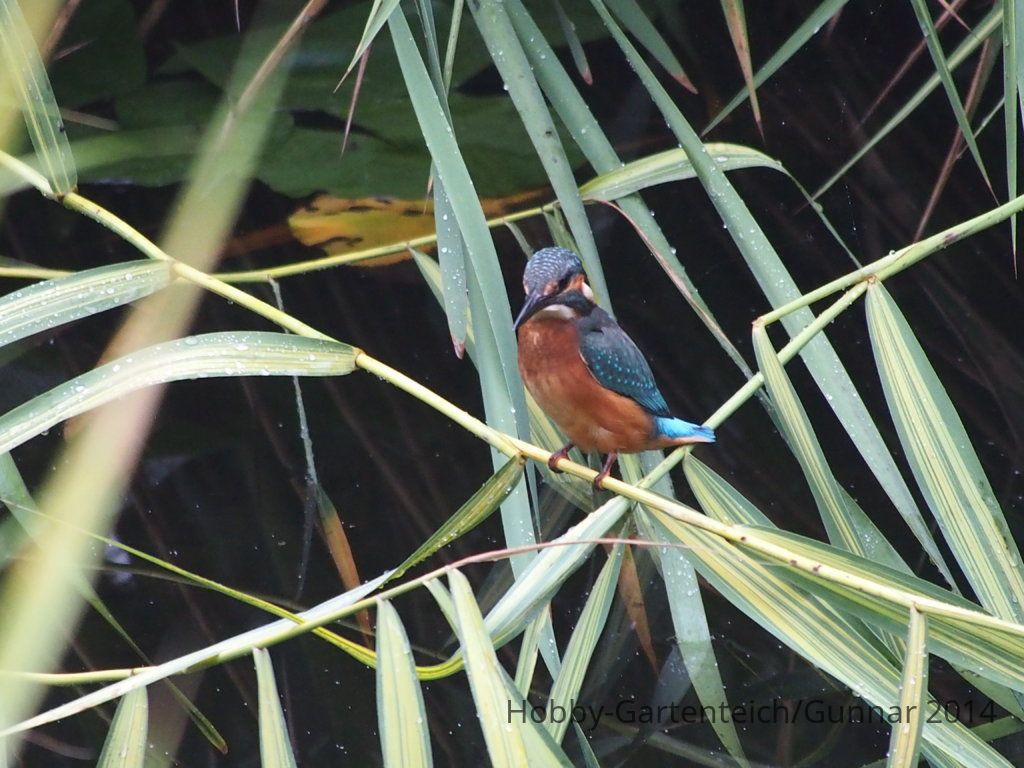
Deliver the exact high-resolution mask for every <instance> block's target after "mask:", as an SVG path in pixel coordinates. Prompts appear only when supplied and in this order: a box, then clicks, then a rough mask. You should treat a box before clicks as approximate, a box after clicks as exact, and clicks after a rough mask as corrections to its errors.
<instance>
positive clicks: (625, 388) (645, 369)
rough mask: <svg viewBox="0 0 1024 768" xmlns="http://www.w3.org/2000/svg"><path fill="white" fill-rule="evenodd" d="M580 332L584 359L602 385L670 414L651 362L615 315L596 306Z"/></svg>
mask: <svg viewBox="0 0 1024 768" xmlns="http://www.w3.org/2000/svg"><path fill="white" fill-rule="evenodd" d="M588 321H589V322H588ZM579 332H580V354H581V355H582V356H583V362H585V363H586V364H587V367H588V368H589V369H590V372H591V373H592V374H594V378H595V379H597V381H598V383H599V384H600V385H601V386H603V387H607V388H608V389H610V390H612V391H613V392H618V393H619V394H620V395H625V396H626V397H629V398H632V399H633V400H635V401H636V402H637V403H639V404H640V406H641V407H643V408H644V409H645V410H646V411H649V412H650V413H652V414H654V415H655V416H669V415H670V414H669V412H668V405H667V404H666V403H665V398H664V397H663V396H662V394H661V391H660V390H659V389H658V385H657V384H656V383H655V381H654V374H652V373H651V366H650V365H648V364H647V360H646V358H645V357H644V355H643V353H642V352H641V351H640V350H639V349H638V348H637V346H636V344H634V343H633V340H632V339H631V338H629V336H628V335H626V332H625V331H624V330H622V329H621V328H620V327H619V326H618V324H617V323H616V322H615V321H614V320H612V319H611V317H609V316H608V315H607V314H605V313H604V312H602V311H600V310H595V311H594V312H593V313H591V315H590V317H589V318H587V321H584V322H582V323H581V324H580V326H579Z"/></svg>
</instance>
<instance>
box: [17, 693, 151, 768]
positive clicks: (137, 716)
mask: <svg viewBox="0 0 1024 768" xmlns="http://www.w3.org/2000/svg"><path fill="white" fill-rule="evenodd" d="M148 732H149V698H148V695H147V690H146V689H145V688H136V689H135V690H134V691H129V692H128V693H126V694H125V695H124V696H122V697H121V701H119V702H118V704H117V712H115V713H114V721H113V722H112V723H111V724H110V731H108V732H107V740H106V741H105V742H103V751H102V752H100V759H99V760H98V761H97V762H96V766H97V768H142V764H143V762H144V761H145V759H146V736H147V734H148ZM0 749H2V747H0Z"/></svg>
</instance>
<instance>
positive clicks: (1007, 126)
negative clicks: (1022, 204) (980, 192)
mask: <svg viewBox="0 0 1024 768" xmlns="http://www.w3.org/2000/svg"><path fill="white" fill-rule="evenodd" d="M1002 7H1003V24H1002V36H1003V133H1004V136H1005V145H1006V197H1007V198H1008V199H1010V200H1013V198H1015V197H1016V196H1017V115H1018V114H1021V116H1022V118H1024V101H1022V102H1021V103H1020V106H1018V97H1020V98H1022V99H1024V93H1021V91H1020V89H1021V88H1022V87H1024V82H1022V81H1024V77H1022V72H1021V67H1022V65H1024V61H1021V57H1024V51H1021V50H1019V48H1018V45H1017V41H1018V39H1019V38H1021V37H1024V19H1022V18H1020V14H1018V13H1017V3H1016V2H1014V0H1003V2H1002ZM1018 109H1019V110H1020V113H1018ZM1010 247H1011V251H1012V252H1013V255H1014V264H1016V263H1017V262H1016V256H1017V216H1016V215H1014V216H1011V217H1010Z"/></svg>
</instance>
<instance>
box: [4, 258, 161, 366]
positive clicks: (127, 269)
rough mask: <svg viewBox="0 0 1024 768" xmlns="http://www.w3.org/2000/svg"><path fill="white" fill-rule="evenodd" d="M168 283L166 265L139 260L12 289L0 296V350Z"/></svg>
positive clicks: (124, 302) (155, 289)
mask: <svg viewBox="0 0 1024 768" xmlns="http://www.w3.org/2000/svg"><path fill="white" fill-rule="evenodd" d="M170 282H171V268H170V265H169V264H167V263H166V262H156V261H152V260H150V259H144V260H142V261H132V262H128V263H125V264H111V265H110V266H106V267H97V268H96V269H87V270H85V271H82V272H76V273H74V274H71V275H68V276H66V277H58V278H55V279H53V280H46V281H44V282H41V283H35V284H34V285H30V286H29V287H27V288H21V289H19V290H16V291H12V292H11V293H8V294H6V295H5V296H3V297H2V298H0V347H2V346H5V345H7V344H11V343H13V342H15V341H18V340H19V339H23V338H25V337H26V336H30V335H32V334H33V333H38V332H40V331H44V330H49V329H52V328H53V327H54V326H57V325H63V324H64V323H70V322H73V321H75V320H78V319H80V318H83V317H88V316H89V315H93V314H96V313H97V312H103V311H105V310H107V309H113V308H114V307H119V306H122V305H124V304H128V303H131V302H133V301H136V300H137V299H141V298H142V297H143V296H148V295H149V294H151V293H154V292H156V291H158V290H160V289H161V288H164V287H165V286H167V285H168V284H169V283H170Z"/></svg>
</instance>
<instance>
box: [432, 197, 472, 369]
mask: <svg viewBox="0 0 1024 768" xmlns="http://www.w3.org/2000/svg"><path fill="white" fill-rule="evenodd" d="M434 226H435V228H436V231H437V259H438V262H439V263H440V265H441V296H442V306H443V307H444V314H445V317H446V318H448V332H449V333H450V334H451V336H452V345H453V346H454V347H455V355H456V356H457V357H459V358H461V357H462V353H463V350H464V349H465V348H466V328H467V326H468V325H469V289H468V288H467V287H466V244H465V242H463V240H462V233H461V232H459V227H458V224H457V222H456V221H455V212H454V211H453V210H452V203H451V201H450V200H449V199H448V195H447V194H445V191H444V184H443V183H442V182H441V181H440V179H438V180H437V181H436V182H435V183H434Z"/></svg>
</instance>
